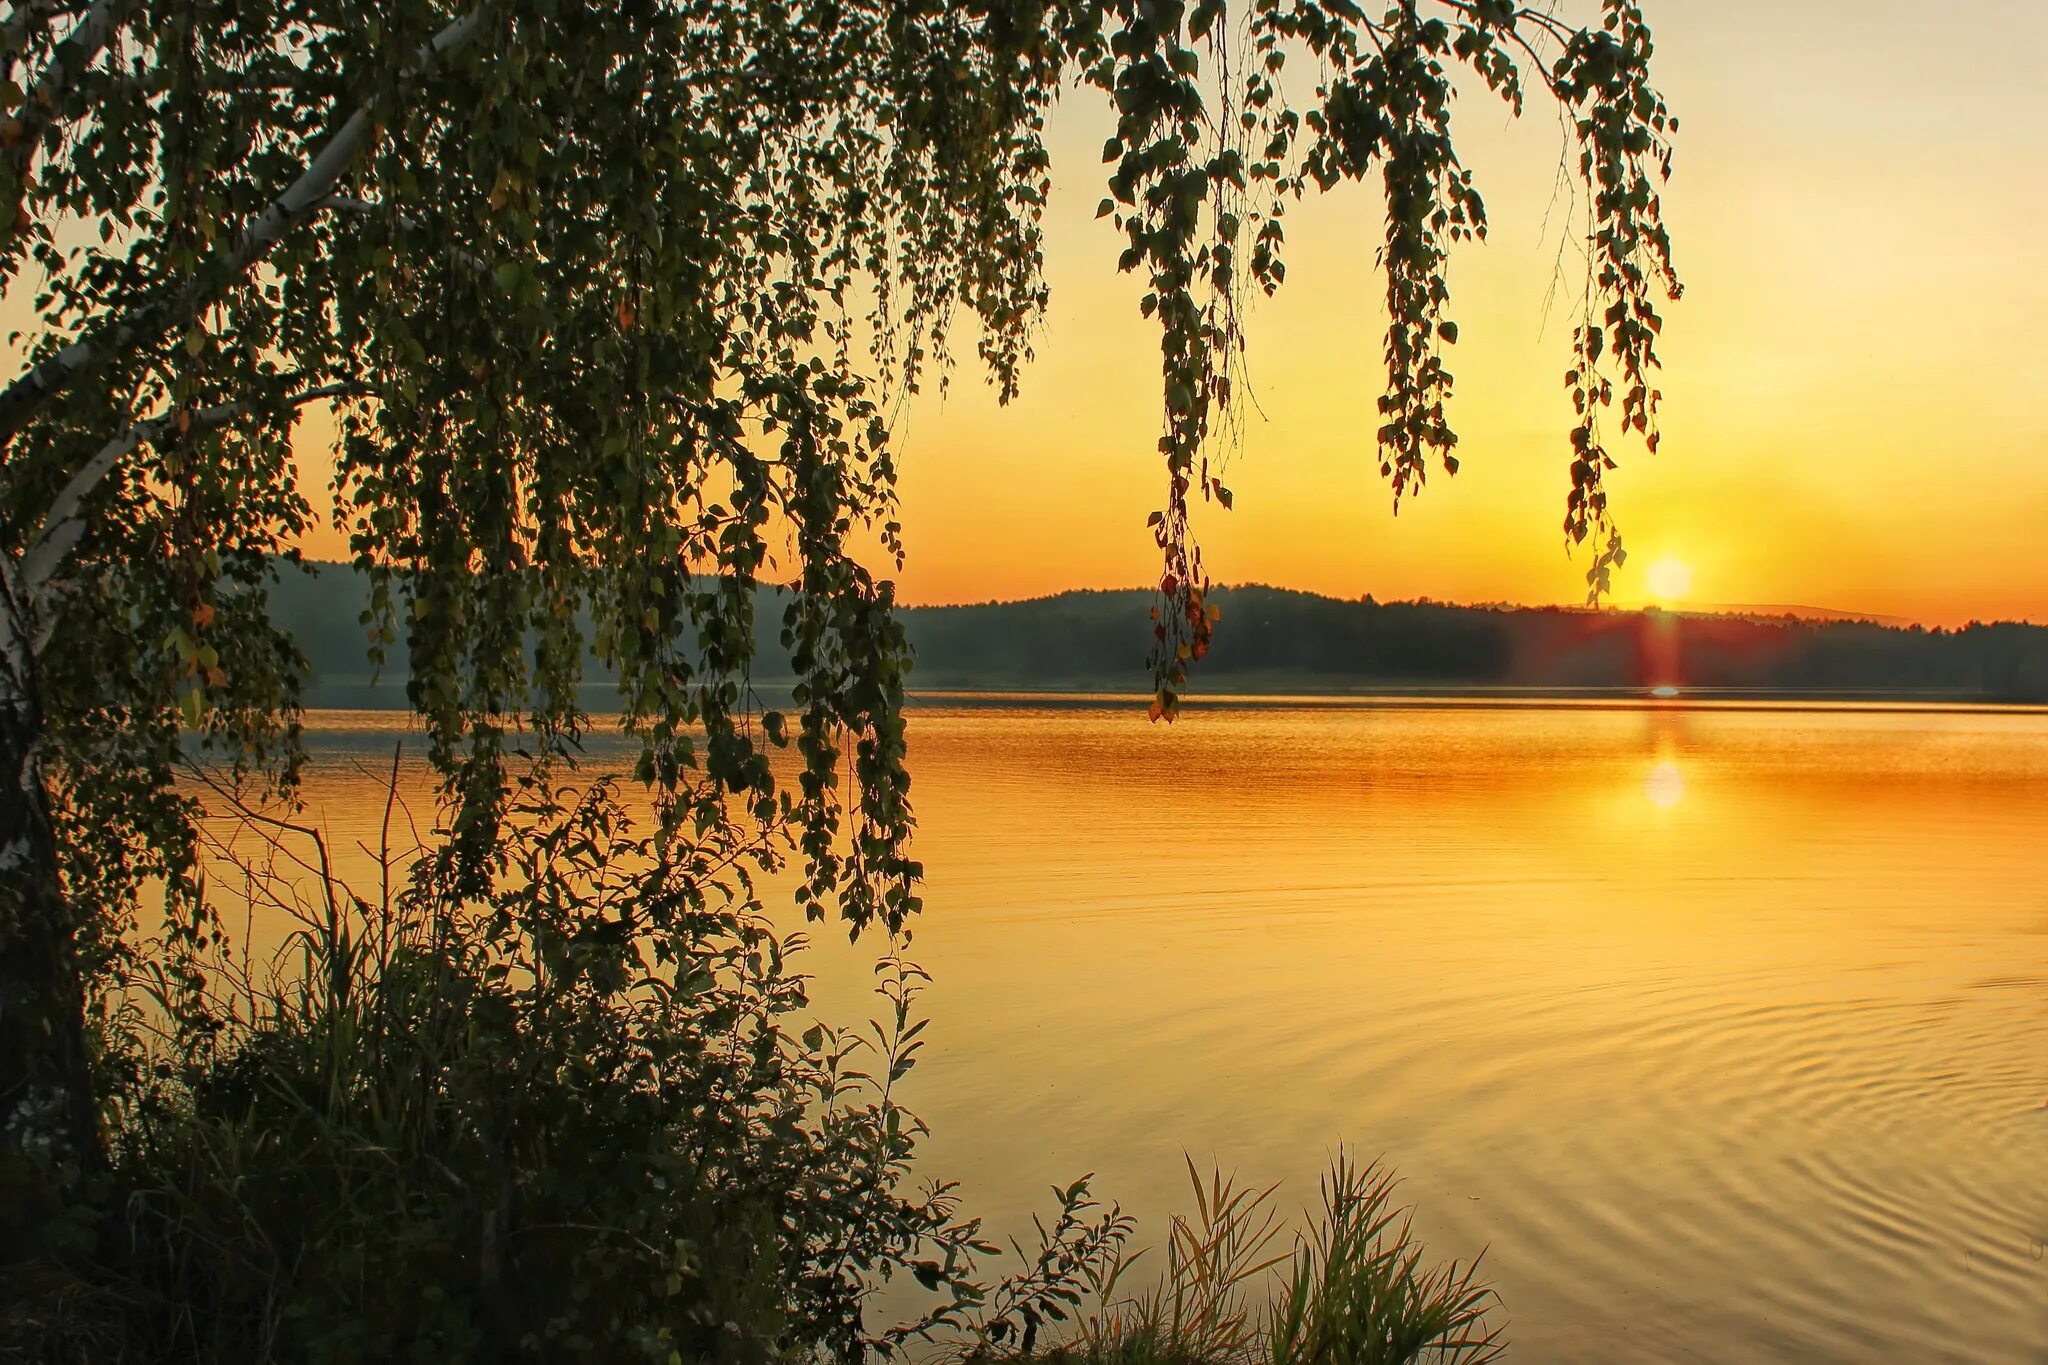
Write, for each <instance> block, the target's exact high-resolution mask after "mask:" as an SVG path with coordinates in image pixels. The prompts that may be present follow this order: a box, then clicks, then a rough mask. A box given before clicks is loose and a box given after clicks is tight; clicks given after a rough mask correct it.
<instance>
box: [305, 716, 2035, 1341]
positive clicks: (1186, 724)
mask: <svg viewBox="0 0 2048 1365" xmlns="http://www.w3.org/2000/svg"><path fill="white" fill-rule="evenodd" d="M380 723H381V722H376V721H360V720H359V721H355V722H346V723H340V722H330V727H331V728H330V729H329V730H328V732H327V733H325V734H324V735H321V736H319V737H318V739H317V742H318V743H319V744H320V745H321V746H322V747H321V750H320V752H321V754H322V755H323V757H322V760H321V762H320V763H319V764H318V765H317V767H316V771H315V773H314V774H313V777H312V780H311V781H310V783H309V791H310V793H311V795H312V797H313V799H314V800H315V802H316V804H317V805H319V806H320V808H321V809H322V810H323V811H324V813H325V818H326V819H327V820H328V821H329V822H330V823H331V824H332V826H333V827H334V828H335V830H336V832H337V836H338V837H337V838H336V840H335V843H336V845H337V847H339V846H342V845H344V844H346V843H347V842H348V841H349V839H351V838H356V837H369V834H370V829H369V826H370V824H371V823H372V822H373V820H374V817H375V814H376V812H377V811H378V810H379V809H380V803H379V801H378V800H377V799H375V798H374V796H373V795H372V794H371V793H372V791H373V787H372V786H371V785H370V784H369V779H368V778H367V777H365V776H364V774H365V773H374V772H375V771H376V770H377V769H378V767H379V761H378V760H379V756H381V759H382V762H384V763H388V761H389V754H390V748H389V742H390V736H389V734H388V733H387V732H385V731H383V730H380V729H379V728H378V727H379V724H380ZM350 726H353V727H354V728H353V729H352V730H351V729H349V727H350ZM910 735H911V763H912V769H913V771H914V773H915V774H916V783H915V786H914V789H913V793H914V795H915V797H916V799H917V809H918V813H919V816H920V819H921V822H922V826H921V832H920V837H919V843H918V852H919V854H920V856H921V857H922V859H923V861H924V863H925V865H926V867H927V869H928V878H929V880H928V884H927V887H926V902H927V906H928V909H927V912H926V915H925V916H924V918H923V920H922V922H921V923H920V924H919V926H918V928H917V933H916V939H915V943H914V945H913V952H914V954H915V955H916V956H917V957H918V958H919V960H920V961H922V962H923V964H924V965H925V966H927V967H928V968H930V969H931V970H932V972H933V974H934V976H935V978H936V981H935V984H934V986H933V988H932V990H931V992H930V994H929V996H928V997H927V1001H926V1003H927V1004H928V1006H929V1008H930V1011H931V1013H932V1015H933V1025H932V1029H931V1033H930V1036H931V1037H932V1038H933V1039H934V1043H933V1047H932V1049H931V1051H930V1053H929V1054H928V1059H927V1061H926V1062H925V1063H924V1065H923V1066H922V1067H921V1068H920V1069H919V1070H918V1071H917V1072H915V1073H913V1074H912V1076H911V1078H910V1080H909V1082H908V1084H909V1086H910V1092H911V1094H912V1096H913V1098H914V1101H915V1103H916V1104H917V1105H918V1107H919V1108H920V1109H921V1111H922V1112H923V1113H924V1115H925V1116H926V1117H927V1118H928V1119H929V1120H930V1121H931V1122H932V1125H933V1128H934V1136H933V1138H932V1139H931V1141H930V1142H929V1144H928V1146H927V1148H926V1151H927V1156H928V1159H929V1163H930V1167H931V1169H932V1170H933V1171H934V1172H935V1173H940V1172H942V1173H944V1174H945V1175H946V1176H948V1177H951V1178H958V1179H960V1180H962V1181H963V1182H964V1184H965V1188H966V1192H967V1194H968V1196H969V1198H970V1200H971V1202H972V1205H973V1207H974V1208H975V1209H976V1210H977V1211H979V1212H983V1213H986V1214H987V1215H988V1216H989V1218H990V1220H991V1223H992V1225H993V1226H994V1227H995V1228H996V1229H997V1230H999V1231H1001V1232H1005V1233H1007V1232H1012V1231H1015V1232H1020V1233H1024V1234H1027V1235H1028V1233H1029V1221H1028V1219H1029V1214H1030V1212H1031V1211H1032V1210H1033V1209H1034V1208H1037V1207H1039V1206H1040V1205H1042V1202H1043V1192H1044V1190H1045V1188H1046V1187H1047V1186H1048V1185H1049V1184H1051V1183H1053V1182H1055V1181H1058V1182H1061V1183H1064V1182H1066V1181H1068V1180H1071V1179H1073V1178H1074V1177H1075V1176H1077V1175H1079V1174H1081V1173H1083V1172H1086V1171H1091V1170H1092V1171H1095V1172H1097V1188H1098V1189H1099V1190H1101V1191H1102V1192H1104V1193H1106V1194H1108V1195H1111V1196H1113V1197H1115V1198H1118V1199H1121V1200H1122V1201H1123V1202H1124V1203H1125V1205H1126V1207H1129V1208H1133V1209H1135V1210H1136V1211H1137V1212H1138V1213H1140V1214H1141V1215H1142V1216H1143V1217H1144V1218H1145V1219H1146V1220H1147V1225H1148V1226H1150V1227H1152V1228H1155V1229H1156V1228H1158V1227H1159V1226H1160V1225H1161V1224H1160V1219H1161V1217H1162V1215H1163V1214H1164V1213H1165V1212H1166V1211H1168V1210H1169V1209H1172V1208H1175V1207H1178V1205H1179V1202H1180V1200H1179V1195H1180V1183H1181V1181H1182V1180H1183V1179H1184V1177H1183V1176H1182V1175H1181V1174H1180V1171H1181V1157H1180V1153H1181V1151H1182V1150H1183V1149H1186V1150H1187V1151H1188V1152H1189V1153H1190V1154H1192V1155H1193V1157H1194V1159H1195V1161H1196V1162H1197V1164H1198V1165H1206V1164H1208V1163H1209V1162H1211V1161H1215V1162H1217V1163H1220V1164H1221V1165H1223V1166H1225V1167H1228V1168H1235V1169H1237V1170H1239V1171H1241V1172H1243V1174H1244V1175H1245V1176H1246V1178H1248V1179H1251V1178H1256V1179H1258V1180H1261V1181H1264V1180H1271V1179H1281V1178H1284V1179H1285V1180H1286V1181H1287V1182H1288V1183H1287V1185H1286V1187H1285V1189H1284V1191H1283V1193H1284V1194H1287V1195H1289V1196H1291V1198H1292V1199H1293V1200H1295V1201H1297V1202H1299V1201H1306V1200H1308V1199H1310V1198H1312V1197H1313V1192H1314V1174H1315V1172H1316V1170H1317V1168H1318V1167H1319V1166H1320V1165H1321V1164H1322V1162H1323V1161H1324V1159H1325V1157H1326V1155H1327V1154H1328V1152H1329V1151H1330V1150H1331V1149H1332V1148H1333V1147H1334V1146H1335V1145H1336V1144H1338V1143H1339V1142H1344V1143H1347V1144H1349V1145H1350V1146H1351V1147H1352V1148H1353V1150H1355V1151H1357V1152H1359V1153H1362V1154H1366V1155H1376V1154H1381V1153H1384V1154H1385V1155H1386V1156H1387V1157H1388V1158H1389V1159H1390V1160H1391V1161H1393V1162H1394V1163H1395V1164H1397V1165H1398V1166H1399V1167H1400V1169H1401V1170H1402V1172H1403V1173H1404V1175H1405V1176H1406V1177H1407V1180H1408V1184H1407V1185H1406V1187H1405V1188H1406V1192H1407V1193H1408V1194H1409V1195H1410V1196H1411V1197H1412V1198H1413V1199H1415V1200H1416V1201H1418V1202H1419V1204H1420V1206H1421V1213H1420V1217H1419V1219H1418V1227H1419V1228H1420V1229H1421V1231H1422V1232H1423V1233H1424V1234H1425V1235H1426V1236H1427V1237H1428V1239H1429V1240H1430V1241H1431V1243H1432V1245H1433V1246H1434V1247H1436V1248H1437V1249H1439V1250H1441V1251H1443V1252H1447V1253H1456V1254H1461V1255H1471V1254H1474V1253H1476V1252H1478V1251H1479V1250H1481V1249H1482V1248H1487V1249H1488V1256H1487V1264H1488V1267H1489V1268H1490V1270H1491V1272H1492V1273H1493V1274H1494V1275H1495V1276H1496V1277H1497V1279H1498V1282H1499V1284H1500V1287H1501V1290H1502V1293H1503V1294H1504V1296H1505V1299H1506V1302H1507V1304H1508V1307H1509V1316H1510V1319H1511V1328H1510V1332H1511V1336H1512V1338H1513V1339H1514V1341H1515V1342H1516V1344H1517V1346H1518V1348H1519V1350H1518V1356H1517V1358H1518V1359H1522V1360H1529V1361H1549V1360H1601V1361H1623V1362H1627V1361H1667V1360H1668V1361H1676V1360H1695V1359H1699V1360H1717V1361H1738V1360H1739V1361H1752V1360H1787V1361H1790V1360H1798V1361H1863V1360H1914V1361H1958V1362H1962V1361H1968V1362H1973V1363H1981V1362H2011V1363H2012V1365H2021V1363H2022V1362H2025V1363H2026V1365H2040V1362H2042V1361H2043V1360H2048V1265H2044V1264H2043V1263H2042V1261H2041V1259H2040V1258H2039V1255H2038V1252H2037V1251H2030V1248H2038V1247H2039V1246H2040V1245H2042V1244H2043V1242H2044V1241H2048V1109H2044V1108H2043V1103H2044V1101H2048V838H2044V835H2043V831H2048V717H2044V716H2043V715H2041V714H2039V713H1998V712H1970V711H1955V710H1938V709H1921V710H1910V709H1909V710H1887V709H1847V710H1837V711H1807V710H1787V709H1782V708H1769V707H1764V708H1757V707H1747V708H1739V707H1711V706H1705V707H1702V706H1695V705H1692V704H1683V705H1679V706H1673V705H1671V704H1670V703H1658V704H1645V705H1641V706H1614V705H1609V706H1571V707H1534V706H1498V707H1483V706H1482V707H1475V706H1470V705H1462V704H1461V705H1430V704H1418V703H1404V704H1398V705H1371V704H1350V705H1343V706H1295V707H1272V706H1256V707H1254V706H1247V707H1243V708H1238V709H1219V708H1215V707H1205V708H1201V709H1198V710H1193V711H1192V713H1191V714H1190V715H1189V716H1188V717H1187V718H1186V719H1185V720H1184V721H1183V722H1182V723H1181V724H1179V725H1177V726H1174V727H1172V728H1170V729H1169V728H1167V727H1164V726H1151V725H1148V724H1146V722H1145V720H1144V717H1143V714H1142V712H1139V711H1137V710H1135V709H1134V708H1132V707H1129V706H1127V705H1124V704H1121V703H1117V704H1094V705H1090V704H1085V703H1079V704H1072V705H1068V706H1066V707H1064V708H1062V709H1052V710H1048V709H1042V708H1038V707H1032V706H1025V705H1017V704H1011V705H997V706H988V705H965V704H961V705H949V706H943V707H931V708H923V709H919V710H917V711H916V712H915V713H914V715H913V718H912V723H911V729H910ZM358 763H360V764H361V767H360V768H358V767H355V766H351V765H352V764H358ZM836 938H837V936H836V935H831V934H825V935H821V936H820V940H821V941H820V945H819V947H818V948H817V949H816V950H814V954H813V966H814V968H815V969H816V970H817V971H818V972H819V973H820V977H821V979H820V983H819V989H818V992H817V997H818V1003H819V1007H820V1008H821V1009H823V1010H826V1011H828V1012H831V1013H833V1014H835V1015H837V1016H838V1017H842V1018H843V1017H845V1015H846V1014H847V1013H848V1012H850V1011H853V1010H855V1009H859V1008H861V1007H862V1005H863V1003H864V999H863V994H862V992H863V991H864V989H865V982H866V981H867V979H868V978H867V976H866V973H865V972H864V971H863V970H861V968H862V962H861V960H860V959H859V957H858V950H849V949H847V948H846V947H844V945H842V944H839V943H837V942H836V941H834V940H836Z"/></svg>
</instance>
